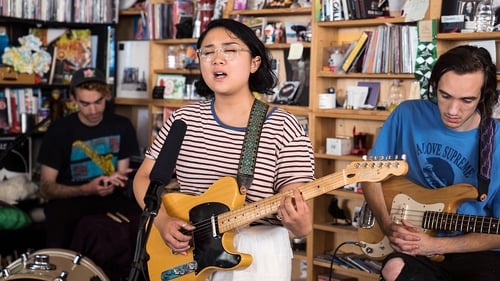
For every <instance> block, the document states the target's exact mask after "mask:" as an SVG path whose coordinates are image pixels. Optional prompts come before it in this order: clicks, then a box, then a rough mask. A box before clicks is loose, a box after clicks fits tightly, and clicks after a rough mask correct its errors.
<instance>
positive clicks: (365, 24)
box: [316, 17, 406, 28]
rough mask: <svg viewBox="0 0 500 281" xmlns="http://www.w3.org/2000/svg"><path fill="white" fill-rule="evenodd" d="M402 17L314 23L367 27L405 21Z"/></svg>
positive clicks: (343, 26)
mask: <svg viewBox="0 0 500 281" xmlns="http://www.w3.org/2000/svg"><path fill="white" fill-rule="evenodd" d="M405 20H406V19H405V18H404V17H393V18H391V17H387V18H376V19H359V20H340V21H318V22H316V25H317V26H319V27H338V28H346V27H369V26H377V25H382V24H388V23H392V24H395V23H405Z"/></svg>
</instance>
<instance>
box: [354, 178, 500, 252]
mask: <svg viewBox="0 0 500 281" xmlns="http://www.w3.org/2000/svg"><path fill="white" fill-rule="evenodd" d="M382 188H383V190H384V199H385V202H386V205H387V208H388V210H389V213H390V214H391V218H392V220H393V221H394V222H396V223H401V221H402V220H406V221H409V222H410V223H412V224H413V225H415V226H417V227H421V228H422V230H423V231H424V233H426V234H428V235H435V234H436V231H449V232H454V231H462V232H473V233H488V234H500V227H499V225H500V224H499V223H500V218H493V217H483V216H475V215H462V214H456V213H455V212H456V209H457V207H458V206H459V205H460V204H461V203H463V202H464V201H467V200H475V199H476V198H477V194H478V193H477V189H476V188H475V187H474V186H472V185H469V184H456V185H451V186H447V187H443V188H438V189H429V188H424V187H421V186H419V185H417V184H415V183H412V182H410V181H409V180H407V179H406V178H404V177H393V178H391V179H389V180H387V181H385V182H384V183H382ZM359 226H360V227H359V229H358V240H359V241H360V243H361V249H362V251H363V252H364V253H365V254H366V255H367V256H368V257H370V258H371V259H375V260H377V259H380V260H381V259H384V258H385V257H386V256H387V255H389V254H390V253H392V252H393V249H392V248H391V246H390V243H389V239H388V238H387V236H385V235H384V233H383V232H382V229H381V227H380V225H379V224H378V223H377V222H376V220H375V219H374V217H373V215H372V214H371V211H370V210H369V208H368V207H367V206H366V204H365V206H363V208H362V211H361V212H360V219H359ZM430 258H431V259H433V260H436V261H440V260H442V259H443V258H444V257H443V256H442V255H435V256H431V257H430Z"/></svg>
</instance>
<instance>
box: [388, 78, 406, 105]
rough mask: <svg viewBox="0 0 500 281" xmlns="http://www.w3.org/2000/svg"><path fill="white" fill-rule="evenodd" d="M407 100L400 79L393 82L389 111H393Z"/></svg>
mask: <svg viewBox="0 0 500 281" xmlns="http://www.w3.org/2000/svg"><path fill="white" fill-rule="evenodd" d="M404 100H405V94H404V90H403V87H401V83H400V81H399V80H398V79H394V80H392V85H391V88H390V91H389V108H388V109H389V111H393V110H394V108H396V106H398V105H399V104H400V103H401V102H402V101H404Z"/></svg>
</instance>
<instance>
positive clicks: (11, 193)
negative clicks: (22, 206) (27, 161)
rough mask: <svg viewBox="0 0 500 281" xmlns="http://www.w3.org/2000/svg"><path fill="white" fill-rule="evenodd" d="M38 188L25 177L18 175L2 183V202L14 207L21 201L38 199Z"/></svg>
mask: <svg viewBox="0 0 500 281" xmlns="http://www.w3.org/2000/svg"><path fill="white" fill-rule="evenodd" d="M37 191H38V186H37V185H36V184H35V183H33V182H32V181H30V180H28V178H27V177H26V176H25V175H18V176H14V177H11V178H9V179H6V180H4V181H2V182H0V200H1V201H4V202H6V203H8V204H11V205H14V204H17V203H18V202H19V201H21V200H25V199H34V198H36V192H37Z"/></svg>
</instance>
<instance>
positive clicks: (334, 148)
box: [326, 137, 352, 155]
mask: <svg viewBox="0 0 500 281" xmlns="http://www.w3.org/2000/svg"><path fill="white" fill-rule="evenodd" d="M351 149H352V138H350V137H335V138H326V154H332V155H348V154H350V153H351Z"/></svg>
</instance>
